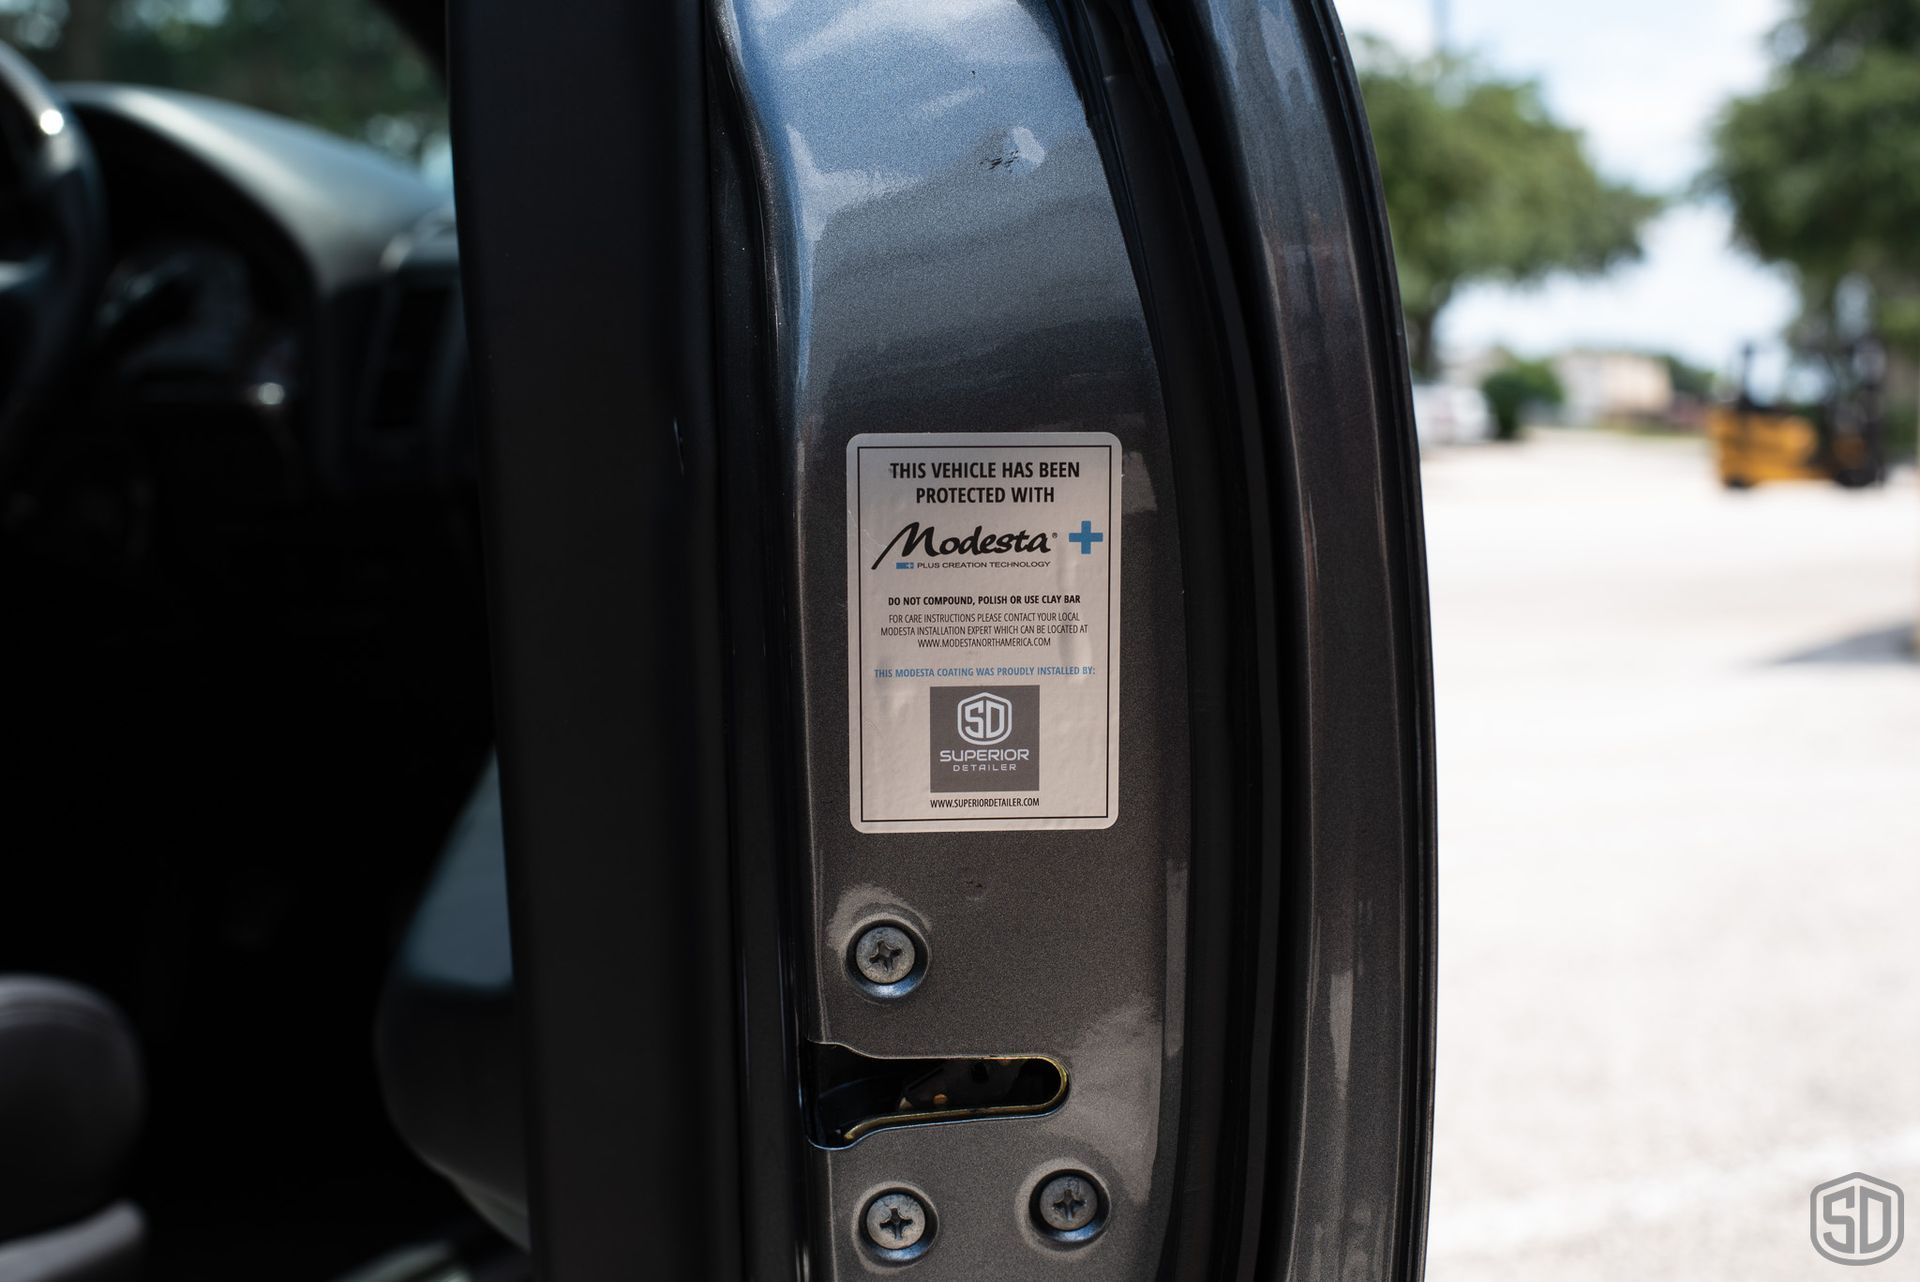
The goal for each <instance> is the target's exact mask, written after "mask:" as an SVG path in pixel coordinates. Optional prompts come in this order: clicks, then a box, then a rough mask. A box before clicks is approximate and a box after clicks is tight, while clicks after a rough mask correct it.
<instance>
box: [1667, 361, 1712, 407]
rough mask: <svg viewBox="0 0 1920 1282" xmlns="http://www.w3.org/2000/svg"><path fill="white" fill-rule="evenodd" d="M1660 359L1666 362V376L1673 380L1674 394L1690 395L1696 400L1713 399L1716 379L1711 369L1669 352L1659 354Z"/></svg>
mask: <svg viewBox="0 0 1920 1282" xmlns="http://www.w3.org/2000/svg"><path fill="white" fill-rule="evenodd" d="M1660 359H1661V361H1663V362H1664V363H1665V364H1666V367H1667V377H1668V378H1669V379H1671V380H1673V390H1674V392H1675V394H1676V395H1679V396H1688V397H1692V398H1693V399H1694V400H1696V401H1710V400H1712V399H1713V393H1714V383H1715V381H1716V380H1715V378H1714V374H1713V371H1712V370H1710V369H1702V368H1701V367H1700V366H1698V365H1693V364H1689V363H1688V362H1687V361H1685V360H1683V359H1681V358H1680V357H1678V356H1675V355H1674V354H1673V353H1671V352H1668V353H1666V354H1665V355H1663V356H1661V357H1660Z"/></svg>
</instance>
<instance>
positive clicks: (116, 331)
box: [0, 4, 527, 1282]
mask: <svg viewBox="0 0 1920 1282" xmlns="http://www.w3.org/2000/svg"><path fill="white" fill-rule="evenodd" d="M391 12H392V16H393V17H394V18H396V19H397V20H398V22H399V24H400V25H401V26H402V27H403V28H404V29H406V30H408V31H411V32H413V33H415V34H416V35H421V36H424V37H425V38H424V39H423V41H422V47H423V51H424V52H425V53H426V54H427V56H428V58H429V59H430V60H432V61H435V62H438V61H439V60H440V59H441V56H442V55H441V50H440V46H439V39H440V37H439V23H440V12H439V10H438V9H437V7H435V6H431V5H420V4H409V5H396V6H392V10H391ZM474 454H475V452H474V428H473V408H472V397H471V376H470V372H469V369H468V362H467V356H466V349H465V343H464V339H463V329H462V320H461V302H460V278H459V260H458V249H457V238H456V234H455V226H454V220H453V213H452V208H451V203H450V200H449V198H448V196H447V195H446V193H445V192H444V191H443V190H441V189H440V188H439V187H437V186H435V185H434V184H433V183H430V182H428V181H427V180H425V179H424V178H422V177H421V176H420V175H419V174H418V173H416V172H414V171H413V170H411V169H409V168H408V167H406V166H404V165H402V164H400V163H398V162H396V161H394V160H392V159H390V158H389V157H387V156H385V155H383V154H381V153H380V152H378V151H376V150H375V149H374V148H372V147H370V146H367V145H364V144H361V143H357V142H351V141H347V140H345V139H342V138H339V137H336V136H333V135H331V134H328V133H326V132H323V131H322V130H320V129H317V128H314V127H312V126H310V125H306V124H301V123H297V122H295V121H292V120H288V119H283V118H279V117H276V116H273V115H271V114H267V113H264V112H261V111H258V110H255V109H253V108H250V107H246V106H241V105H238V104H235V103H231V102H225V101H219V100H216V99H213V98H210V97H203V96H199V95H196V94H194V93H191V92H185V91H181V90H176V89H160V88H148V87H139V86H133V85H127V84H113V83H78V84H60V85H58V86H55V85H52V84H50V83H48V81H47V80H46V79H45V78H44V77H43V76H42V75H41V74H40V73H39V72H38V71H36V70H35V69H34V67H33V66H32V65H31V64H30V63H29V62H28V60H27V59H26V58H24V57H23V56H21V55H20V54H18V53H17V52H15V51H14V50H13V49H11V48H9V47H8V46H6V45H4V44H0V621H3V622H0V655H4V659H5V669H6V671H7V672H8V673H9V675H10V682H9V686H8V690H7V694H6V696H5V699H4V703H3V704H0V706H3V707H4V709H5V715H4V718H3V719H0V720H3V721H4V725H5V730H6V733H5V734H4V736H0V779H4V780H5V783H4V793H3V794H0V795H4V797H5V802H6V804H5V807H4V816H3V818H0V868H3V869H4V873H5V879H6V880H5V885H4V888H0V1278H5V1279H7V1280H8V1282H55V1280H56V1279H76V1280H77V1279H132V1278H192V1279H209V1278H223V1277H252V1276H259V1275H262V1274H265V1273H268V1272H271V1273H273V1274H274V1275H276V1276H283V1277H289V1278H295V1279H330V1278H345V1277H353V1278H358V1279H368V1280H371V1279H389V1280H391V1282H401V1280H402V1279H411V1278H428V1277H432V1278H445V1279H451V1278H456V1277H471V1278H487V1279H496V1278H497V1279H508V1278H515V1277H524V1276H526V1275H527V1273H526V1270H527V1265H526V1261H525V1256H524V1254H523V1252H522V1249H521V1248H522V1247H523V1246H524V1244H525V1233H526V1227H525V1226H526V1211H525V1196H524V1191H523V1177H522V1175H521V1172H520V1165H521V1159H520V1143H521V1137H520V1121H519V1117H520V1108H519V1091H518V1076H517V1074H518V1068H517V1060H516V1057H515V1047H514V1042H513V1038H512V1031H513V1030H512V1023H511V1021H512V989H511V984H512V966H511V959H510V953H509V949H508V937H507V917H506V888H505V874H504V869H503V864H502V837H501V828H500V821H499V800H498V788H497V784H496V783H495V781H494V774H493V772H492V770H491V767H490V754H491V744H492V734H493V731H492V714H491V696H490V688H489V664H488V643H487V632H486V615H485V590H484V584H483V578H482V573H481V548H480V537H479V523H478V520H477V515H476V507H477V497H476V480H475V461H474Z"/></svg>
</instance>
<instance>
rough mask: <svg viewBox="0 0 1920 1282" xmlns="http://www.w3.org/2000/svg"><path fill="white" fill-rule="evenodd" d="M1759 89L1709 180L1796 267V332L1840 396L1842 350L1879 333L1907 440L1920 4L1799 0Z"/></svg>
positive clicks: (1918, 240) (1916, 262)
mask: <svg viewBox="0 0 1920 1282" xmlns="http://www.w3.org/2000/svg"><path fill="white" fill-rule="evenodd" d="M1772 51H1773V55H1774V60H1775V67H1774V72H1773V77H1772V80H1771V81H1770V82H1769V84H1768V85H1767V87H1766V88H1765V89H1763V90H1761V91H1760V92H1759V93H1756V94H1754V95H1752V96H1750V97H1746V98H1741V99H1737V100H1735V101H1734V102H1733V103H1731V104H1729V105H1728V107H1727V108H1726V110H1725V111H1724V112H1723V113H1722V115H1721V117H1720V120H1719V123H1718V124H1717V126H1716V127H1715V130H1714V137H1713V144H1714V162H1713V166H1712V168H1711V170H1710V171H1709V173H1708V175H1707V178H1708V181H1709V183H1710V184H1711V185H1713V186H1714V187H1717V188H1718V189H1719V190H1720V191H1722V192H1723V193H1725V195H1726V196H1727V198H1728V200H1729V201H1730V202H1731V204H1732V206H1733V217H1734V228H1735V231H1736V233H1737V234H1738V235H1739V237H1740V239H1741V240H1742V241H1743V242H1745V244H1746V245H1747V246H1748V247H1749V248H1751V249H1752V250H1753V251H1754V252H1755V253H1756V254H1758V255H1759V256H1760V257H1761V258H1763V259H1766V260H1768V261H1770V262H1776V263H1782V264H1785V265H1786V266H1788V267H1789V268H1791V269H1792V270H1793V272H1794V275H1795V277H1796V279H1797V280H1798V283H1799V288H1800V297H1801V309H1802V314H1801V318H1800V321H1799V322H1798V324H1797V325H1796V326H1795V331H1794V333H1793V335H1792V336H1791V337H1792V338H1793V340H1794V342H1795V344H1796V346H1798V347H1799V348H1801V349H1802V350H1803V351H1805V352H1806V353H1808V354H1809V355H1812V356H1815V357H1816V358H1819V359H1821V360H1823V361H1824V362H1825V363H1826V364H1827V366H1828V368H1829V369H1830V371H1831V372H1832V373H1833V374H1834V376H1835V379H1836V382H1837V384H1838V387H1837V389H1836V390H1837V391H1839V392H1841V393H1844V392H1845V391H1846V390H1847V382H1848V378H1849V374H1848V370H1849V367H1850V361H1849V359H1848V354H1849V352H1850V351H1851V349H1852V348H1853V347H1854V346H1855V345H1856V344H1858V343H1859V342H1860V341H1861V340H1862V339H1866V338H1869V337H1871V336H1873V335H1875V334H1877V335H1878V336H1880V337H1881V338H1883V339H1884V340H1885V341H1886V343H1887V344H1888V345H1889V347H1890V349H1891V354H1892V357H1893V360H1892V368H1891V371H1890V390H1892V391H1894V392H1895V393H1896V395H1897V396H1898V399H1899V400H1900V402H1901V405H1900V406H1899V409H1900V413H1899V414H1898V415H1897V421H1900V422H1902V423H1903V425H1904V426H1905V427H1906V429H1907V431H1908V432H1909V433H1910V432H1911V424H1912V421H1913V403H1914V398H1915V383H1916V379H1915V368H1916V360H1920V0H1794V2H1793V6H1792V10H1791V15H1790V16H1789V18H1788V19H1787V21H1786V22H1784V23H1782V24H1781V25H1780V27H1778V28H1777V29H1776V30H1775V31H1774V33H1773V36H1772Z"/></svg>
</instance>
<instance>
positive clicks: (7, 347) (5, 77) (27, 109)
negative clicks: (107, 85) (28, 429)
mask: <svg viewBox="0 0 1920 1282" xmlns="http://www.w3.org/2000/svg"><path fill="white" fill-rule="evenodd" d="M106 223H107V218H106V206H105V201H104V198H103V196H102V194H101V185H100V170H99V166H98V164H97V163H96V162H95V161H94V157H93V148H92V147H91V146H89V145H88V143H87V140H86V137H85V136H84V135H83V134H82V133H81V131H80V124H79V121H77V120H75V119H74V116H73V113H72V112H71V111H69V110H68V109H67V107H66V104H65V103H63V102H62V101H61V99H60V96H59V95H58V94H57V93H56V92H54V88H53V86H52V85H50V84H48V83H47V81H46V78H45V77H44V76H42V75H41V74H40V73H39V72H38V71H37V70H35V69H34V67H33V64H31V63H29V62H28V61H27V60H26V59H25V58H23V57H21V56H20V54H19V53H17V52H16V51H15V50H14V49H13V48H12V47H11V46H9V45H6V44H4V43H0V489H3V488H4V487H5V486H6V485H7V483H8V482H9V481H10V480H11V479H12V473H13V470H14V468H15V466H16V465H17V464H18V462H19V459H20V454H21V449H22V446H23V444H24V442H23V441H22V439H21V438H22V436H23V426H24V424H25V421H26V419H27V417H28V414H29V412H30V410H31V409H32V407H33V404H34V402H35V400H36V398H37V397H38V396H39V394H40V393H41V392H43V391H45V390H46V388H47V387H48V385H49V384H50V383H51V382H52V381H53V379H54V378H55V377H56V376H57V375H58V374H59V373H60V371H61V369H62V368H63V366H65V364H66V363H67V360H68V358H69V357H70V356H72V354H73V352H74V349H75V348H76V347H77V345H78V343H79V340H80V337H81V334H82V333H83V332H84V330H85V327H86V324H87V322H88V320H89V318H90V317H91V315H92V308H93V304H94V299H95V294H96V292H97V291H98V289H99V285H100V277H101V273H102V271H103V269H104V267H105V263H106V247H107V239H106Z"/></svg>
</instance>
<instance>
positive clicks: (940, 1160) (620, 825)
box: [449, 0, 1434, 1282]
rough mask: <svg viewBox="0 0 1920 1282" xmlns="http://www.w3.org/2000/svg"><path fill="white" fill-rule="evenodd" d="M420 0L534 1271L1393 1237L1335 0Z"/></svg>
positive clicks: (981, 1268) (1357, 208)
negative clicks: (457, 297)
mask: <svg viewBox="0 0 1920 1282" xmlns="http://www.w3.org/2000/svg"><path fill="white" fill-rule="evenodd" d="M450 21H451V39H450V47H449V48H450V74H451V78H452V86H453V98H454V126H455V167H456V174H457V183H458V197H459V210H460V213H459V217H460V223H461V246H462V271H463V276H464V287H465V292H466V300H467V308H468V315H469V326H470V331H471V343H472V349H473V352H474V357H475V370H476V378H477V386H478V393H479V400H480V404H481V411H482V420H483V434H484V441H483V457H484V471H485V503H486V508H487V513H488V537H489V546H488V555H489V560H490V570H489V573H490V590H491V600H492V615H493V625H492V626H493V637H494V647H495V652H496V658H497V672H498V676H497V682H498V692H497V693H498V709H499V724H500V734H501V739H500V760H501V772H502V787H503V796H504V806H505V821H506V832H507V849H508V866H509V881H510V888H511V899H512V915H513V935H514V965H515V972H516V977H517V984H518V993H517V1001H518V1002H519V1011H520V1015H521V1019H522V1025H523V1037H524V1047H523V1050H524V1060H525V1067H526V1070H527V1077H526V1080H527V1083H528V1086H527V1090H528V1102H529V1106H530V1107H529V1117H530V1121H529V1133H528V1175H529V1185H530V1199H531V1206H530V1211H531V1217H532V1233H533V1243H534V1249H535V1257H536V1266H537V1268H538V1270H539V1272H540V1275H541V1276H543V1277H545V1278H549V1279H555V1280H557V1282H585V1280H587V1279H597V1278H609V1279H611V1278H634V1277H671V1278H694V1277H699V1278H715V1279H725V1278H754V1279H774V1278H779V1279H786V1278H815V1279H824V1278H851V1277H863V1276H871V1275H883V1274H887V1273H891V1272H895V1271H900V1272H903V1273H906V1274H907V1275H910V1276H913V1277H916V1278H924V1279H936V1278H979V1277H993V1278H1018V1279H1023V1280H1024V1279H1045V1278H1052V1277H1068V1276H1078V1277H1101V1278H1167V1279H1189V1278H1191V1279H1201V1278H1207V1279H1212V1278H1221V1279H1226V1278H1245V1279H1255V1278H1259V1279H1282V1278H1288V1279H1291V1278H1302V1279H1304V1278H1321V1277H1334V1276H1338V1277H1341V1278H1377V1279H1415V1278H1418V1277H1419V1276H1420V1273H1421V1265H1422V1238H1423V1233H1424V1221H1425V1202H1426V1176H1427V1166H1428V1135H1429V1117H1430V1100H1431V1089H1430V1088H1431V1072H1432V1052H1433V1018H1434V1012H1433V955H1434V954H1433V947H1434V941H1433V922H1434V915H1433V903H1434V840H1433V805H1434V799H1433V793H1434V785H1433V779H1434V775H1433V761H1432V686H1431V680H1430V674H1429V662H1430V661H1429V655H1428V641H1427V620H1426V599H1425V571H1424V564H1423V550H1422V540H1421V523H1420V502H1419V480H1418V472H1417V451H1416V444H1415V438H1414V432H1413V424H1412V415H1411V411H1410V407H1409V384H1408V378H1407V373H1406V356H1405V350H1404V341H1403V337H1402V334H1401V329H1400V322H1399V313H1398V303H1397V297H1396V291H1395V285H1394V280H1393V268H1392V257H1391V253H1390V249H1389V243H1388V235H1387V228H1386V219H1385V213H1384V208H1383V205H1382V202H1381V197H1380V193H1379V188H1378V182H1377V178H1376V176H1375V173H1374V169H1373V163H1372V158H1371V152H1370V148H1369V143H1368V138H1367V131H1366V124H1365V119H1364V115H1363V112H1362V108H1361V103H1360V100H1359V96H1358V92H1357V89H1356V87H1355V83H1354V79H1353V76H1352V71H1351V64H1350V62H1349V60H1348V57H1347V54H1346V50H1345V46H1344V42H1343V38H1342V36H1341V34H1340V29H1339V26H1338V23H1337V20H1336V18H1335V16H1334V14H1333V11H1332V8H1331V6H1330V4H1329V3H1327V0H1194V2H1193V3H1191V4H1189V5H1175V4H1166V3H1153V2H1151V0H1057V2H1056V3H1040V2H1039V0H951V2H946V0H943V2H941V3H933V2H931V0H927V2H920V3H894V2H892V0H708V2H707V3H699V2H696V0H672V2H671V3H664V4H660V5H652V6H636V5H631V4H626V3H621V2H620V0H569V2H568V3H566V4H564V5H559V6H539V7H534V6H503V5H455V6H452V8H451V10H450Z"/></svg>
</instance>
